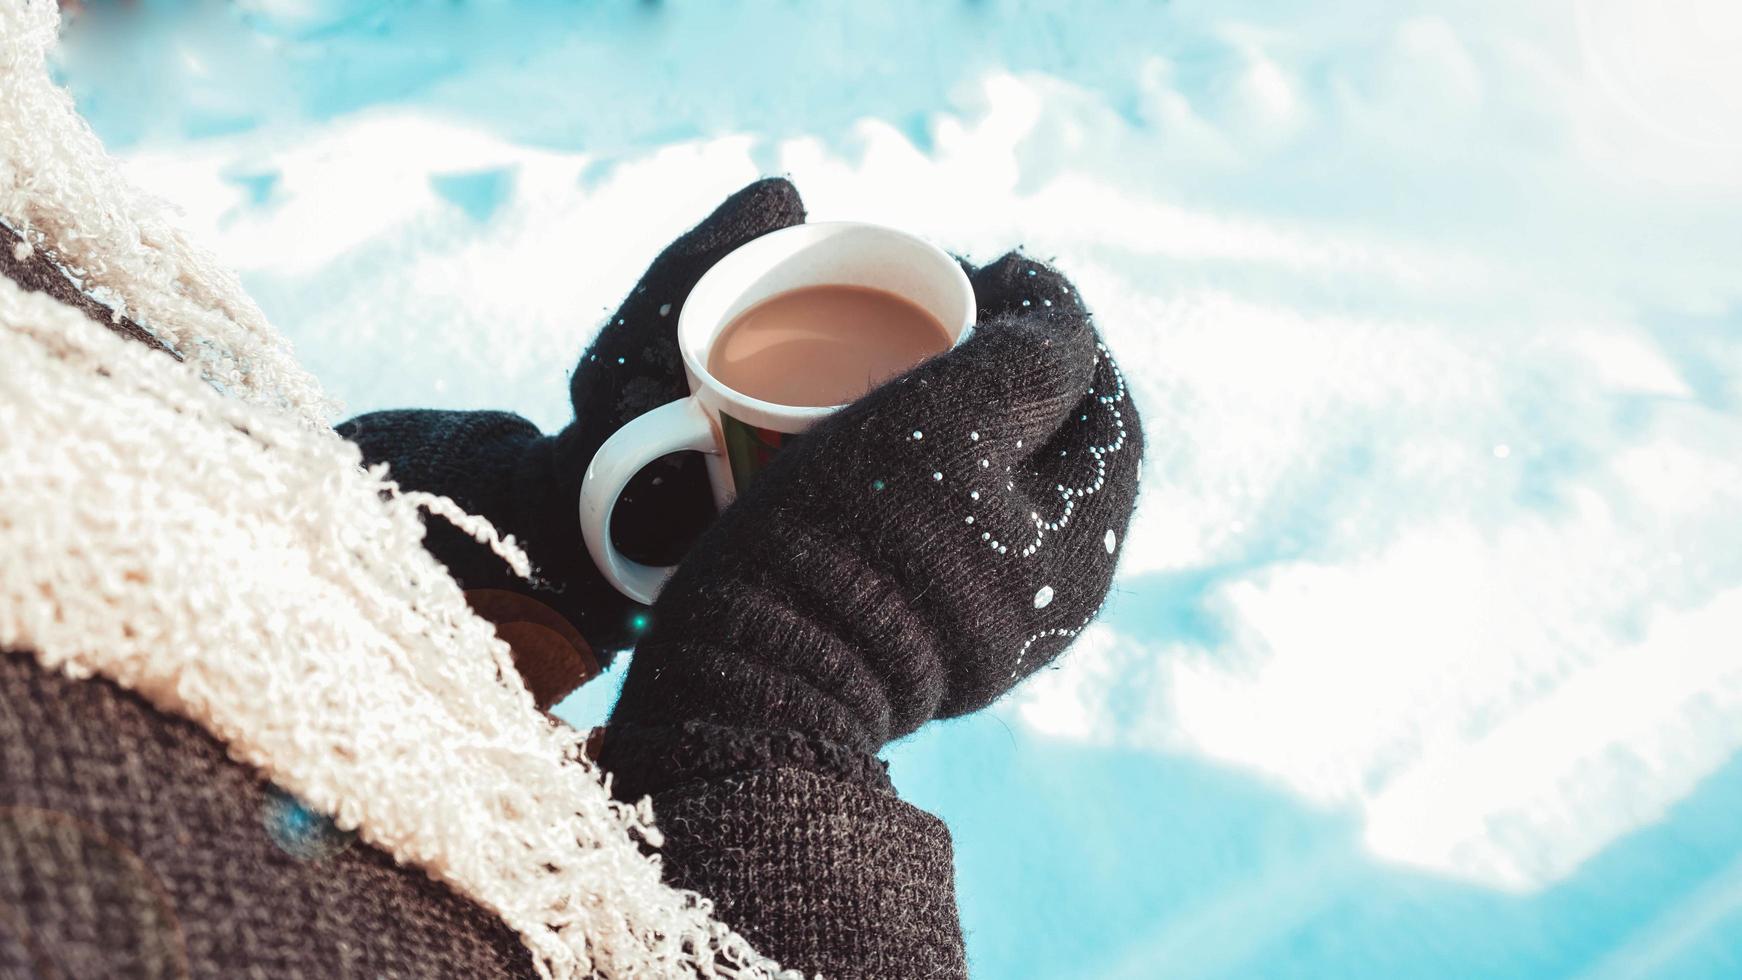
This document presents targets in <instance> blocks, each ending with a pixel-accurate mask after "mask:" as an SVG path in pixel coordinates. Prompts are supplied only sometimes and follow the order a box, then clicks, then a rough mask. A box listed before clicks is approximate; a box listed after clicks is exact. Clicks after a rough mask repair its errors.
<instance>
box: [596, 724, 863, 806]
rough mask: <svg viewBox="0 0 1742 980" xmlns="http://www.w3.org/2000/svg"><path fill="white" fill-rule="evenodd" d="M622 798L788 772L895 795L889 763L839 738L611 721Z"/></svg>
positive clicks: (606, 752) (609, 760) (605, 763)
mask: <svg viewBox="0 0 1742 980" xmlns="http://www.w3.org/2000/svg"><path fill="white" fill-rule="evenodd" d="M598 758H599V764H600V766H602V767H603V768H604V769H605V770H606V771H607V772H610V773H611V776H612V783H611V786H612V793H613V794H614V795H615V796H616V797H617V798H618V799H622V800H635V799H639V798H641V797H643V796H647V795H649V794H656V793H659V792H661V791H662V790H665V789H668V788H671V787H675V786H680V785H683V784H685V783H689V782H695V781H708V780H715V779H720V778H722V777H726V776H731V775H735V774H744V773H753V772H761V771H767V770H772V769H789V770H797V771H801V772H809V773H814V774H817V775H820V776H827V777H829V778H831V779H835V780H839V781H841V782H843V783H848V784H851V785H854V786H861V787H864V788H866V789H868V790H871V791H874V792H879V793H885V794H891V795H893V794H894V792H895V789H894V787H893V786H892V785H891V784H890V782H889V767H888V765H886V764H885V763H884V762H883V761H882V760H881V759H878V758H877V757H876V756H873V755H870V754H868V753H865V752H861V751H859V750H857V749H853V748H849V747H848V746H845V745H841V744H840V743H838V742H832V741H829V740H827V739H822V738H817V737H814V736H810V735H805V734H803V733H800V732H794V731H787V730H782V729H754V728H735V727H729V726H725V725H716V724H712V723H709V722H702V721H690V722H685V723H683V724H681V725H612V726H610V727H608V728H606V729H605V731H604V735H603V742H602V744H601V745H600V747H599V750H598Z"/></svg>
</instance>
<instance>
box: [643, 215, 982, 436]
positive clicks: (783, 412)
mask: <svg viewBox="0 0 1742 980" xmlns="http://www.w3.org/2000/svg"><path fill="white" fill-rule="evenodd" d="M819 230H820V231H824V232H831V233H836V234H839V233H842V232H849V231H855V230H868V231H873V232H877V233H879V234H886V235H891V236H894V237H896V238H900V239H904V240H905V241H906V242H908V243H909V244H912V245H916V246H918V247H919V248H920V249H921V250H922V251H925V252H929V253H930V254H931V257H933V258H935V259H936V260H938V261H939V262H941V263H943V265H944V266H945V267H948V268H949V269H950V270H951V271H952V272H953V273H954V275H953V276H952V277H951V278H953V279H954V280H955V284H956V285H957V286H958V287H959V288H960V289H961V291H962V296H963V297H964V298H965V301H966V316H965V321H966V322H964V323H962V324H961V325H960V328H959V329H953V327H952V325H951V324H947V323H946V324H944V326H945V328H946V329H951V330H952V334H953V336H952V339H951V340H950V346H949V348H948V349H949V350H954V349H955V348H956V347H957V346H958V345H960V344H961V343H962V342H963V341H965V340H967V339H968V337H969V336H971V335H972V334H973V332H974V323H975V320H976V319H977V317H978V312H979V311H978V304H977V303H976V302H975V299H974V287H973V284H972V283H971V282H969V281H968V275H967V273H966V272H964V271H963V270H962V266H961V263H959V262H957V261H956V260H955V258H954V257H952V256H951V255H950V254H949V253H948V252H946V251H944V250H943V249H942V248H939V247H938V246H937V245H934V244H933V243H931V242H929V241H927V240H926V239H924V238H921V237H919V236H918V235H915V234H913V233H912V232H907V231H903V230H901V229H899V228H892V227H890V226H888V225H880V224H875V223H872V222H868V221H810V222H804V223H801V224H796V225H788V226H787V227H785V228H776V229H775V230H773V231H771V232H768V233H766V234H763V235H758V236H757V237H755V238H752V239H751V240H749V241H747V242H745V243H743V244H742V245H739V246H738V247H737V248H734V249H733V250H732V251H730V252H727V253H726V254H725V255H724V256H722V257H721V258H720V260H719V261H718V262H715V263H714V265H713V267H712V268H710V269H708V271H707V272H704V273H702V276H701V278H700V279H697V280H696V284H695V285H694V286H692V287H690V292H689V295H688V296H686V297H685V298H684V305H683V308H682V309H681V310H679V311H678V320H677V346H678V353H679V355H680V356H681V357H682V358H683V362H684V366H685V367H686V368H687V369H688V370H689V372H690V376H691V377H692V378H694V379H696V382H697V384H698V385H699V386H702V387H706V388H708V389H710V390H712V391H713V392H715V393H716V394H717V395H718V396H719V397H721V398H722V400H724V401H726V402H728V403H730V404H734V405H737V406H740V407H743V408H747V409H749V410H751V411H752V412H755V413H758V414H762V415H765V416H772V417H776V418H780V419H783V420H785V421H787V422H790V423H793V424H796V425H799V426H806V425H809V424H810V423H812V422H816V421H818V420H820V419H824V418H827V417H828V416H829V415H832V414H833V413H835V412H838V411H840V410H841V409H842V408H845V407H846V406H847V405H848V404H851V403H850V402H841V403H839V404H836V405H787V404H785V403H783V402H771V401H768V400H766V399H762V398H757V397H756V396H755V395H751V394H747V393H745V392H742V391H739V390H738V389H737V388H734V387H732V386H731V385H728V384H726V383H725V382H724V381H721V380H720V379H719V378H717V377H715V376H714V375H713V373H712V372H710V371H709V370H708V366H707V364H706V363H705V359H704V358H702V357H701V356H699V355H700V354H701V353H702V352H705V351H708V350H711V349H712V346H713V342H714V340H715V339H717V338H718V336H719V331H720V330H722V329H724V328H725V326H726V325H727V324H728V323H730V322H731V320H730V319H725V320H723V321H722V319H721V318H712V317H711V318H708V319H709V321H710V322H711V325H712V327H713V331H714V332H713V333H710V334H709V335H707V337H706V341H705V342H703V341H700V340H697V339H695V338H694V336H693V335H694V333H695V332H696V331H697V330H701V329H703V327H702V326H700V325H699V324H700V323H701V322H702V321H699V320H698V319H697V318H696V317H694V316H692V315H691V311H692V310H693V309H694V308H695V307H694V305H693V304H692V303H691V300H693V299H694V298H695V296H696V294H697V293H698V292H701V291H702V290H703V288H704V287H707V286H711V285H714V283H711V282H710V280H714V279H716V278H718V277H723V276H726V275H731V274H735V273H737V272H738V270H737V269H736V267H735V266H734V260H735V259H736V260H738V261H739V262H742V261H744V259H743V255H744V253H746V252H749V251H751V250H753V249H756V248H758V247H760V248H767V247H768V245H769V244H770V243H771V242H773V241H775V240H777V239H779V238H780V237H782V236H785V235H788V234H793V233H797V232H801V231H811V232H816V231H819ZM816 285H828V284H827V283H820V282H819V283H817V284H816ZM769 298H772V297H769ZM758 302H761V300H758ZM927 312H930V311H929V310H928V311H927Z"/></svg>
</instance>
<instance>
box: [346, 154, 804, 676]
mask: <svg viewBox="0 0 1742 980" xmlns="http://www.w3.org/2000/svg"><path fill="white" fill-rule="evenodd" d="M803 220H804V205H803V203H802V202H801V201H800V200H799V196H798V191H797V190H795V189H794V188H793V186H792V185H791V184H790V183H788V182H787V181H785V180H780V179H770V180H762V181H758V182H757V183H755V184H752V185H750V186H749V187H746V188H744V189H743V190H741V191H739V192H738V193H736V194H734V195H732V197H730V198H729V199H727V200H726V202H725V203H724V204H722V205H720V207H719V208H718V209H717V210H716V211H715V212H714V213H713V214H712V215H710V216H709V217H708V218H707V220H705V221H703V222H702V223H701V224H700V225H697V226H696V227H695V228H694V229H693V230H691V231H690V232H688V233H687V234H685V235H684V236H683V237H681V238H679V239H678V240H677V241H676V242H673V243H672V244H671V246H670V247H668V248H667V249H666V250H665V251H664V252H662V253H661V254H660V256H659V257H658V258H657V259H655V260H654V262H653V265H652V266H650V267H649V268H648V270H647V273H646V274H645V275H644V276H642V279H641V283H640V285H638V286H636V287H635V289H634V291H633V292H631V293H630V295H629V297H628V299H626V300H624V302H623V306H622V308H621V309H619V310H618V311H617V312H616V313H615V314H613V315H612V317H611V319H610V320H609V322H607V324H606V325H605V326H604V327H603V328H602V329H601V331H600V333H599V336H598V338H597V339H596V340H595V341H594V342H593V345H592V346H591V347H590V348H588V350H587V352H586V353H585V354H583V355H581V360H580V363H579V364H578V365H576V368H575V372H574V376H573V380H572V381H571V383H570V386H569V396H570V401H571V402H572V403H573V405H574V409H575V421H574V422H573V423H571V424H570V425H569V426H568V427H567V428H565V429H563V431H562V432H561V433H559V434H558V435H556V436H545V435H543V434H541V433H540V432H539V431H538V428H537V427H536V426H534V425H533V424H532V423H531V422H528V421H527V420H526V419H524V418H521V417H520V416H518V415H512V414H509V413H506V412H445V411H430V410H406V411H386V412H371V413H369V414H367V415H361V416H358V417H357V418H354V419H352V420H350V421H348V422H345V423H344V424H342V425H340V426H339V430H338V431H339V433H340V435H342V436H344V437H345V438H347V439H349V440H351V441H352V442H354V443H356V444H357V446H358V447H359V448H360V449H361V450H362V452H363V458H364V460H365V461H366V462H368V463H376V462H383V461H385V462H386V463H388V464H389V466H390V475H391V476H392V478H393V479H395V480H396V481H398V482H399V484H400V485H401V486H403V487H406V488H409V489H416V490H425V491H429V492H431V493H439V494H445V495H447V496H449V497H452V498H453V499H454V500H455V501H456V502H457V503H458V504H459V505H460V506H461V507H464V508H465V509H466V510H468V511H469V512H471V513H474V514H481V515H483V516H484V517H487V518H489V519H490V521H491V523H493V524H494V525H495V526H496V528H497V529H498V530H499V531H501V532H503V533H504V534H512V535H514V537H515V539H516V541H517V542H518V543H519V544H520V546H521V547H522V548H524V549H525V550H526V551H527V553H528V555H529V556H530V557H531V559H532V561H533V565H534V571H535V579H536V580H535V581H534V582H532V583H528V582H525V581H523V580H521V579H519V578H518V577H516V576H515V575H514V574H513V573H512V572H511V571H510V570H509V569H508V568H507V567H506V566H505V565H504V564H503V563H502V561H501V559H499V558H497V557H496V556H495V555H494V554H491V553H490V551H489V550H488V549H487V548H485V547H484V546H483V545H480V544H479V543H478V542H476V541H474V540H472V538H470V537H469V536H467V535H466V534H464V533H462V532H461V531H459V530H458V529H457V528H455V527H453V526H452V525H450V524H448V523H447V522H446V521H444V520H433V519H432V520H430V521H429V522H428V533H427V539H426V542H425V543H426V545H427V547H428V548H429V550H430V552H431V553H432V554H434V555H435V556H436V558H437V559H439V560H440V561H441V562H442V563H443V564H444V565H446V566H447V568H448V571H449V572H450V573H452V574H453V576H454V577H455V578H456V579H457V580H458V581H459V582H460V584H461V585H462V586H463V587H465V588H466V589H468V590H491V591H492V592H495V591H497V590H504V591H507V592H511V593H516V594H518V595H521V596H530V597H532V598H534V599H537V600H538V601H539V602H541V603H543V604H545V605H547V606H549V607H550V608H551V609H553V610H555V611H556V612H557V613H559V614H561V615H562V616H563V617H564V618H565V619H567V621H568V622H569V623H571V624H572V625H573V627H574V628H576V629H578V630H579V632H580V634H581V636H583V637H584V638H585V640H586V642H587V643H588V644H590V645H591V647H592V648H593V653H594V654H595V655H596V656H597V657H598V658H599V659H600V660H607V659H608V658H609V656H610V655H611V654H612V653H613V652H614V651H616V650H617V649H620V648H622V647H625V646H628V645H629V644H630V643H632V642H634V636H635V632H636V630H635V626H634V623H635V620H636V616H637V613H638V612H639V611H640V609H641V607H639V606H636V605H634V604H633V603H631V602H630V601H629V600H628V599H626V598H624V597H623V596H622V594H620V593H619V592H618V591H617V590H616V589H614V588H612V587H611V586H610V584H608V583H607V582H605V580H604V579H603V578H602V577H601V576H600V575H599V572H598V570H597V569H596V568H595V567H594V565H593V561H592V558H591V557H590V556H589V555H588V554H587V548H586V545H585V543H584V542H583V541H582V538H581V529H580V522H579V516H578V514H579V510H578V500H579V496H580V488H581V477H582V475H583V474H584V473H585V472H586V467H587V464H588V463H590V462H591V461H592V458H593V454H594V453H595V452H596V451H597V450H598V448H599V446H600V445H602V444H603V443H604V441H605V439H606V438H607V437H608V436H609V435H610V434H611V433H613V432H615V431H616V430H617V429H619V428H621V427H622V426H623V425H624V423H626V422H628V421H629V420H630V419H632V418H635V417H636V416H638V415H640V414H642V413H644V412H647V411H649V410H651V409H653V408H656V407H658V406H659V405H662V404H664V403H665V402H668V401H671V400H673V399H676V398H681V397H683V396H684V395H685V394H687V393H688V388H687V386H686V382H685V379H684V372H683V363H682V360H681V358H680V356H679V354H678V350H677V319H678V312H679V311H680V310H681V309H682V307H683V303H684V300H685V299H686V298H687V297H688V296H689V292H690V289H691V288H692V287H693V286H694V285H695V283H696V280H698V279H700V278H701V276H702V274H703V273H704V272H706V271H707V270H708V269H709V268H711V267H712V266H713V264H714V263H715V262H717V261H719V259H721V258H722V257H724V256H725V255H726V253H728V252H730V251H732V250H733V249H735V248H737V247H738V246H740V245H742V244H744V243H745V242H747V241H749V240H751V239H753V238H756V237H758V236H759V235H762V234H765V233H767V232H770V231H774V230H776V229H779V228H784V227H787V226H788V225H794V224H798V223H800V222H802V221H803ZM713 516H714V504H713V499H712V497H711V496H710V495H709V491H708V486H707V481H706V477H705V475H704V474H703V471H702V466H701V460H700V457H698V456H696V455H695V454H693V453H692V454H684V455H679V456H671V457H667V458H666V459H665V460H661V461H659V462H656V463H655V464H654V465H652V466H649V467H647V468H646V469H644V470H643V471H642V472H641V473H640V474H639V475H638V476H637V477H636V478H635V479H634V480H632V481H631V482H630V484H629V486H628V488H627V489H626V491H625V493H624V495H623V497H622V498H621V500H620V501H619V502H618V506H617V508H616V510H615V513H614V514H613V515H612V523H611V531H612V535H613V537H614V538H615V540H616V543H617V546H618V547H619V548H621V549H622V550H623V551H624V553H626V554H628V555H630V556H631V557H633V558H636V559H638V560H640V561H643V562H648V563H652V564H669V563H671V562H673V561H675V560H677V558H679V557H680V556H681V555H682V553H683V549H684V547H685V546H686V545H688V544H689V542H690V541H692V540H693V539H694V538H695V536H696V534H698V533H699V532H700V531H701V529H702V528H703V527H704V526H706V524H707V523H708V521H710V520H712V519H713ZM501 605H502V603H500V602H494V603H492V606H493V607H500V606H501ZM480 611H481V612H483V610H480ZM532 622H534V623H535V624H536V619H534V620H532ZM500 625H501V624H500V623H499V627H500ZM559 632H560V630H559ZM519 654H520V647H519V646H516V656H517V657H518V656H519ZM522 672H523V673H526V670H525V668H523V670H522ZM583 679H584V677H577V678H573V679H572V683H570V685H569V686H570V687H572V686H573V684H575V683H579V681H580V680H583ZM537 693H539V692H535V694H537ZM560 693H563V692H554V693H552V694H547V695H544V696H541V697H540V700H541V702H542V701H547V700H552V699H554V697H555V696H560Z"/></svg>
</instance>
